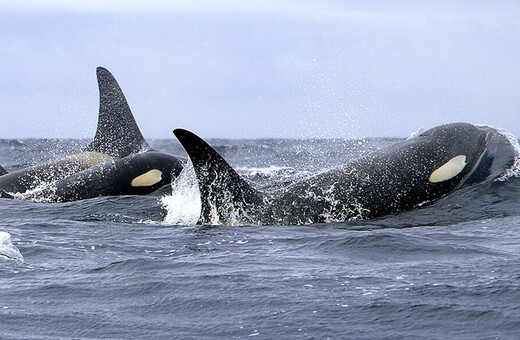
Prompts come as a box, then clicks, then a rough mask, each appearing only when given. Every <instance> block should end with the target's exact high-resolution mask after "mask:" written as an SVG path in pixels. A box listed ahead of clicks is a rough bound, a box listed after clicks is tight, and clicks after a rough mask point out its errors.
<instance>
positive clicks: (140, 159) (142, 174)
mask: <svg viewBox="0 0 520 340" xmlns="http://www.w3.org/2000/svg"><path fill="white" fill-rule="evenodd" d="M96 71H97V72H96V73H97V81H98V86H99V117H98V124H97V130H96V134H95V137H94V140H93V141H92V142H91V143H90V144H88V145H87V146H86V147H85V148H83V149H82V150H81V151H79V152H77V153H74V154H72V155H69V156H66V157H64V158H61V159H57V160H52V161H49V162H46V163H43V164H38V165H35V166H31V167H28V168H23V169H20V170H16V171H12V172H9V173H8V172H7V171H5V170H4V169H3V168H0V192H1V193H2V195H1V197H12V196H14V197H19V198H23V199H33V200H41V201H57V202H65V201H74V200H81V199H87V198H93V197H98V196H112V195H144V194H149V193H151V192H154V191H155V190H157V189H159V188H161V187H163V186H164V185H166V184H168V183H170V182H171V181H172V179H173V178H175V177H176V176H177V175H178V174H179V173H180V171H181V170H182V166H183V164H182V162H181V160H179V159H178V158H177V157H175V156H173V155H169V154H166V153H162V152H158V151H156V150H154V149H153V148H152V147H150V145H149V144H148V143H147V142H146V140H145V139H144V137H143V135H142V134H141V131H140V130H139V127H138V126H137V123H136V121H135V119H134V116H133V114H132V111H131V110H130V107H129V105H128V103H127V101H126V98H125V96H124V94H123V91H122V90H121V88H120V87H119V84H118V83H117V81H116V80H115V78H114V77H113V76H112V74H111V73H110V72H109V71H108V70H107V69H105V68H103V67H98V68H97V70H96Z"/></svg>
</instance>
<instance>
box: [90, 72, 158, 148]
mask: <svg viewBox="0 0 520 340" xmlns="http://www.w3.org/2000/svg"><path fill="white" fill-rule="evenodd" d="M96 73H97V80H98V86H99V117H98V125H97V130H96V136H95V137H94V140H93V141H92V142H91V143H90V144H89V145H87V147H86V148H85V151H96V152H101V153H104V154H108V155H110V156H113V157H117V158H121V157H124V156H128V155H130V154H134V153H138V152H140V151H143V150H148V149H151V147H150V146H149V145H148V143H147V142H146V140H145V139H144V137H143V135H142V134H141V131H140V130H139V127H138V126H137V123H136V122H135V119H134V115H133V114H132V111H131V110H130V106H128V103H127V101H126V98H125V95H124V94H123V91H122V90H121V88H120V87H119V84H118V83H117V81H116V79H115V78H114V76H113V75H112V74H111V73H110V72H109V71H108V70H107V69H106V68H103V67H98V68H97V69H96Z"/></svg>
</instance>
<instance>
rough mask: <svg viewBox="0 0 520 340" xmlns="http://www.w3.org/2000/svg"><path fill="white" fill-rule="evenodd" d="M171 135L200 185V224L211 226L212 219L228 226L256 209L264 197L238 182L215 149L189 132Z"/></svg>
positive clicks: (177, 131) (180, 130) (180, 131)
mask: <svg viewBox="0 0 520 340" xmlns="http://www.w3.org/2000/svg"><path fill="white" fill-rule="evenodd" d="M173 133H174V134H175V136H176V137H177V139H178V140H179V142H180V143H181V144H182V146H183V147H184V149H185V150H186V153H187V154H188V156H189V157H190V160H191V162H192V164H193V168H194V169H195V173H196V175H197V180H198V181H199V191H200V198H201V203H202V209H201V215H200V219H199V223H201V224H209V223H214V221H215V217H217V219H218V220H219V222H220V223H229V222H232V221H233V220H234V219H236V218H237V214H249V213H250V212H254V211H255V210H256V209H257V208H258V206H259V205H260V204H261V202H262V200H263V194H262V193H260V192H259V191H257V190H256V189H254V188H253V187H251V186H250V185H249V183H247V182H246V181H245V180H244V179H243V178H241V177H240V175H239V174H238V173H237V172H236V171H235V170H234V169H233V168H232V167H231V166H230V165H229V164H228V163H227V162H226V160H225V159H224V158H223V157H222V156H221V155H220V154H219V153H218V152H217V151H216V150H215V149H213V148H212V147H211V146H210V145H209V144H208V143H206V142H205V141H204V140H203V139H201V138H200V137H198V136H197V135H195V134H194V133H192V132H190V131H187V130H184V129H176V130H174V131H173ZM242 217H244V216H242ZM246 217H247V216H246ZM238 218H239V219H240V218H241V217H240V216H238ZM242 220H244V219H243V218H242ZM245 220H247V218H246V219H245Z"/></svg>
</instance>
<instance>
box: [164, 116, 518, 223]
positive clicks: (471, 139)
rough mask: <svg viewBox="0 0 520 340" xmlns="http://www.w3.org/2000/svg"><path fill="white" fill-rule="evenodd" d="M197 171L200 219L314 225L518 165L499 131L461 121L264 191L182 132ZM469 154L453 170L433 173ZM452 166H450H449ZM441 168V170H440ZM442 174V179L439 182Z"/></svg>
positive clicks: (401, 206) (379, 210)
mask: <svg viewBox="0 0 520 340" xmlns="http://www.w3.org/2000/svg"><path fill="white" fill-rule="evenodd" d="M174 134H175V135H176V136H177V138H178V139H179V141H180V142H181V144H182V145H183V147H184V148H185V149H186V151H187V153H188V155H189V157H190V159H191V161H192V163H193V165H194V168H195V172H196V174H197V179H198V181H199V189H200V192H201V200H202V211H201V217H200V220H199V223H202V224H211V223H215V220H217V222H218V223H224V224H226V223H231V224H234V223H241V224H253V225H258V224H270V225H271V224H311V223H323V222H334V221H337V222H341V221H348V220H356V219H369V218H375V217H379V216H383V215H387V214H393V213H396V212H399V211H404V210H410V209H414V208H416V207H419V206H422V205H424V204H427V203H429V202H432V201H435V200H437V199H439V198H441V197H443V196H446V195H447V194H449V193H451V192H452V191H454V190H457V189H458V188H460V187H462V186H465V185H470V184H474V183H477V182H482V181H486V180H489V179H496V178H497V177H498V176H500V175H501V174H503V172H504V171H505V169H508V168H509V167H511V166H512V165H513V162H514V157H515V151H514V148H513V146H512V145H511V143H509V141H508V140H507V138H506V137H505V136H504V135H502V134H501V133H499V132H497V130H495V129H491V128H487V127H479V126H475V125H472V124H467V123H454V124H446V125H442V126H438V127H435V128H433V129H430V130H428V131H426V132H424V133H422V134H420V135H418V136H416V137H414V138H410V139H408V140H404V141H401V142H397V143H395V144H393V145H391V146H389V147H388V148H384V149H381V150H378V151H375V152H372V153H369V154H366V155H365V156H363V157H360V158H358V159H356V160H354V161H352V162H350V163H348V164H346V165H345V166H342V167H339V168H335V169H331V170H329V171H325V172H323V173H320V174H317V175H315V176H313V177H311V178H309V179H306V180H302V181H299V182H296V183H294V184H292V185H290V186H288V187H286V188H284V189H282V190H279V191H277V192H274V193H269V194H266V193H261V192H258V191H257V190H255V189H253V188H252V187H251V186H250V185H249V183H247V182H246V181H244V180H243V179H241V178H240V177H239V175H238V174H237V173H236V172H235V171H234V170H233V169H232V168H231V167H230V166H229V164H227V162H226V161H225V160H224V159H223V158H222V157H221V156H220V155H219V154H218V153H217V152H216V151H215V150H214V149H213V148H211V146H209V145H208V144H207V143H206V142H204V141H203V140H202V139H200V138H199V137H197V136H196V135H194V134H193V133H191V132H189V131H186V130H182V129H178V130H175V131H174ZM461 157H462V158H463V159H464V163H462V165H461V163H460V162H457V161H454V162H451V163H450V164H453V163H455V164H458V165H460V166H461V167H462V168H457V169H456V170H453V171H452V172H453V173H451V175H449V176H448V175H445V174H444V173H445V172H442V174H444V175H440V177H439V176H437V177H435V176H433V173H434V172H435V171H436V170H437V169H439V168H441V167H443V165H445V164H447V163H448V162H450V160H453V159H455V160H460V159H461ZM445 168H446V167H443V169H445ZM438 172H439V171H437V173H438ZM438 178H440V179H441V180H439V179H438Z"/></svg>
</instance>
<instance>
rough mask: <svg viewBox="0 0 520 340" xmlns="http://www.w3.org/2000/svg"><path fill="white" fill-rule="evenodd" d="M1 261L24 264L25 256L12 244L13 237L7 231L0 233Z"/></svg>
mask: <svg viewBox="0 0 520 340" xmlns="http://www.w3.org/2000/svg"><path fill="white" fill-rule="evenodd" d="M0 259H8V260H14V261H18V262H23V256H22V254H21V253H20V251H19V250H18V248H16V246H15V245H13V243H12V242H11V235H10V234H9V233H8V232H6V231H0Z"/></svg>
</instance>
